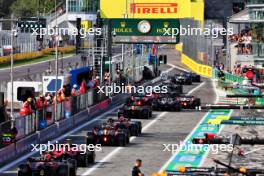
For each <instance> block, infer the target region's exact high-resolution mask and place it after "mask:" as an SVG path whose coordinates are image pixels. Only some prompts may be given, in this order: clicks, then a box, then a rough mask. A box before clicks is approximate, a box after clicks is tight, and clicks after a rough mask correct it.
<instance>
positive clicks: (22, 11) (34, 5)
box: [0, 0, 65, 17]
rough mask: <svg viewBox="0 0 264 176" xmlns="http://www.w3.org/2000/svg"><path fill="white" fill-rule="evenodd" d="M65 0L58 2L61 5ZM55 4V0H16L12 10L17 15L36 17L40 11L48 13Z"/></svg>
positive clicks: (43, 13) (44, 13)
mask: <svg viewBox="0 0 264 176" xmlns="http://www.w3.org/2000/svg"><path fill="white" fill-rule="evenodd" d="M0 1H1V0H0ZM3 1H4V0H3ZM64 1H65V0H57V4H58V5H59V4H61V3H63V2H64ZM54 6H55V0H16V1H15V2H14V3H13V4H12V6H11V11H12V13H14V15H15V16H16V17H34V16H37V15H38V13H39V14H42V15H46V14H48V13H49V12H50V11H52V10H53V9H54Z"/></svg>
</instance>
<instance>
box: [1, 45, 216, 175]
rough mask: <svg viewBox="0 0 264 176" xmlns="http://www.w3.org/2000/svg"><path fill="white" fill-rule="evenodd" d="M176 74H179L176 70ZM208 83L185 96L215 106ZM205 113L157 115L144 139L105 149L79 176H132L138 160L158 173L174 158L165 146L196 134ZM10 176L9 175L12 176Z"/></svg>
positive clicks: (147, 124)
mask: <svg viewBox="0 0 264 176" xmlns="http://www.w3.org/2000/svg"><path fill="white" fill-rule="evenodd" d="M162 52H164V53H166V54H167V55H168V62H169V63H173V64H175V65H177V63H179V58H176V52H175V50H174V49H163V50H162ZM175 72H178V71H176V70H175ZM203 81H205V83H204V84H203V85H202V86H199V87H198V89H197V88H196V87H197V86H198V85H199V84H198V83H195V84H193V85H190V86H184V92H186V93H188V92H190V91H191V94H192V95H195V96H197V97H199V98H201V101H202V103H213V102H214V101H215V93H214V90H213V87H212V82H211V81H210V80H206V79H204V80H203ZM115 112H116V111H114V112H111V113H108V114H106V115H105V116H104V117H102V119H100V120H98V121H95V122H94V123H92V124H89V125H88V126H86V127H85V128H84V129H82V130H81V131H78V132H77V134H80V133H83V131H88V130H90V129H92V127H93V126H94V125H95V124H97V123H101V122H102V121H104V120H105V119H107V118H110V117H111V118H116V117H117V114H116V113H115ZM204 115H205V112H197V111H183V112H154V113H153V118H152V119H149V120H141V121H142V124H143V134H142V136H140V137H133V138H132V140H131V144H129V145H128V146H126V147H102V151H101V152H97V153H96V154H97V155H96V163H95V164H93V165H91V166H90V167H88V168H78V172H77V174H78V175H89V176H106V175H107V176H127V175H130V174H131V168H132V167H133V163H134V161H135V160H136V159H137V158H140V159H142V160H143V168H142V171H143V172H144V173H145V175H151V174H152V173H153V172H157V171H159V170H160V168H161V167H162V166H163V164H164V163H166V161H167V160H168V159H169V158H170V157H171V156H172V153H171V152H168V151H163V149H164V146H163V144H179V142H180V141H183V140H184V139H185V137H186V136H187V135H188V134H189V133H190V131H192V129H193V128H194V127H195V126H196V124H197V123H198V122H199V121H200V119H201V118H202V117H203V116H204ZM17 166H18V164H16V165H15V166H14V167H12V168H10V169H8V171H7V172H5V173H9V174H12V173H13V174H15V173H16V170H17ZM9 174H8V175H9Z"/></svg>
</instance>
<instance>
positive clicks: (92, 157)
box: [86, 151, 95, 164]
mask: <svg viewBox="0 0 264 176" xmlns="http://www.w3.org/2000/svg"><path fill="white" fill-rule="evenodd" d="M86 155H87V157H88V163H89V164H93V163H94V162H95V152H94V151H86Z"/></svg>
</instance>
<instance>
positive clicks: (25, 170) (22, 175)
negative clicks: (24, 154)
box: [17, 164, 32, 176]
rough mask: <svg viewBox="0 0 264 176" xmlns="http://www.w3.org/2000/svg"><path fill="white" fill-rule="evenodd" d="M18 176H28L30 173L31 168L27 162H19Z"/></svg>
mask: <svg viewBox="0 0 264 176" xmlns="http://www.w3.org/2000/svg"><path fill="white" fill-rule="evenodd" d="M17 175H18V176H28V175H32V173H31V169H30V167H29V165H28V164H21V165H19V170H18V174H17Z"/></svg>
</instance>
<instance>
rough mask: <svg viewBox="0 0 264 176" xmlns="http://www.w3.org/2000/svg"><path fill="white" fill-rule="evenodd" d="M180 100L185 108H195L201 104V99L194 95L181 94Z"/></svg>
mask: <svg viewBox="0 0 264 176" xmlns="http://www.w3.org/2000/svg"><path fill="white" fill-rule="evenodd" d="M180 101H181V107H182V108H183V109H195V108H197V107H199V106H201V99H200V98H195V97H194V96H181V97H180Z"/></svg>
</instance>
